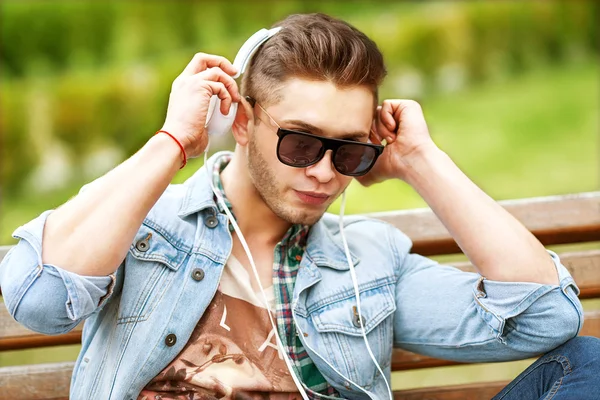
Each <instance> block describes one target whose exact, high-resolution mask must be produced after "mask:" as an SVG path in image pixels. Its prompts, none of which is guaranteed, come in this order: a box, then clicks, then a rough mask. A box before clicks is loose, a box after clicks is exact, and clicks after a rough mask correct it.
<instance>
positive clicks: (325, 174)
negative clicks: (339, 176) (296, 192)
mask: <svg viewBox="0 0 600 400" xmlns="http://www.w3.org/2000/svg"><path fill="white" fill-rule="evenodd" d="M331 155H332V152H331V150H327V151H326V152H325V154H324V155H323V158H322V159H321V160H319V162H318V163H316V164H313V165H311V166H310V167H306V175H307V176H312V177H314V178H316V179H317V181H319V182H320V183H327V182H329V181H331V180H332V179H333V178H335V171H334V170H333V163H332V161H331Z"/></svg>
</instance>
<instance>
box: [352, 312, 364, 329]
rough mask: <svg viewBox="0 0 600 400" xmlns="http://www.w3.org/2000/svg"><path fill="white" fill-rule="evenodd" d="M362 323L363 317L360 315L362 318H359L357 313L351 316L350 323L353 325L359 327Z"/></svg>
mask: <svg viewBox="0 0 600 400" xmlns="http://www.w3.org/2000/svg"><path fill="white" fill-rule="evenodd" d="M361 322H362V324H361ZM364 324H365V317H362V320H361V319H359V317H358V314H357V315H355V316H354V317H353V318H352V325H354V326H355V327H357V328H360V326H361V325H364Z"/></svg>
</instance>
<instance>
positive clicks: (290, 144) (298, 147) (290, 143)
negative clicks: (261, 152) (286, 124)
mask: <svg viewBox="0 0 600 400" xmlns="http://www.w3.org/2000/svg"><path fill="white" fill-rule="evenodd" d="M278 151H279V158H280V160H281V161H282V162H283V163H284V164H287V165H290V166H293V167H305V166H308V165H311V164H313V163H314V162H315V160H317V159H319V158H320V157H321V153H322V151H323V145H322V143H321V141H320V140H319V139H316V138H312V137H310V136H304V135H299V134H294V133H290V134H287V135H285V136H284V137H283V138H281V140H280V142H279V147H278Z"/></svg>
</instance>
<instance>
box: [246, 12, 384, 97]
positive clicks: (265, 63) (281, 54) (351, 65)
mask: <svg viewBox="0 0 600 400" xmlns="http://www.w3.org/2000/svg"><path fill="white" fill-rule="evenodd" d="M277 26H280V27H282V29H281V31H279V32H278V33H277V34H275V36H273V37H272V38H270V39H269V40H267V41H266V42H265V43H264V44H263V45H262V46H261V47H260V48H259V49H258V51H257V52H256V53H255V54H254V56H253V57H252V59H251V60H250V63H249V65H248V69H247V70H246V73H245V74H244V76H243V78H242V93H243V95H245V96H251V97H252V98H254V99H256V100H257V101H259V102H261V103H263V104H269V103H273V102H276V101H278V96H277V90H278V89H279V87H280V86H281V83H282V82H284V81H285V80H286V79H287V78H290V77H297V78H304V79H310V80H318V81H329V82H332V83H334V84H335V85H337V86H340V87H348V86H363V85H364V86H366V87H368V88H369V89H371V90H372V91H373V95H374V97H375V99H374V100H375V104H377V88H378V87H379V85H381V82H382V81H383V78H384V77H385V75H386V72H387V71H386V69H385V65H384V62H383V55H382V54H381V52H380V51H379V49H378V48H377V45H376V44H375V42H373V41H372V40H371V39H369V38H368V37H367V36H366V35H365V34H364V33H362V32H360V31H359V30H358V29H356V28H354V27H353V26H352V25H350V24H348V23H347V22H344V21H342V20H339V19H336V18H333V17H330V16H328V15H325V14H294V15H290V16H289V17H287V18H286V19H284V20H283V21H280V22H278V23H276V24H274V25H273V27H277Z"/></svg>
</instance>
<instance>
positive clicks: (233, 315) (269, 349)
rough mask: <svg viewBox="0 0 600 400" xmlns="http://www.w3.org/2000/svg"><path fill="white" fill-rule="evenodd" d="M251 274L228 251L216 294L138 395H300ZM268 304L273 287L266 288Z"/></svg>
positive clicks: (153, 399)
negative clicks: (169, 359)
mask: <svg viewBox="0 0 600 400" xmlns="http://www.w3.org/2000/svg"><path fill="white" fill-rule="evenodd" d="M254 280H255V278H254V275H249V274H248V272H247V271H246V269H245V268H244V267H243V266H242V265H241V264H240V263H239V261H238V260H237V259H235V257H233V256H230V258H229V260H228V261H227V264H226V265H225V268H224V270H223V275H222V277H221V282H220V284H219V288H218V290H217V293H216V294H215V297H214V298H213V300H212V302H211V304H210V305H209V306H208V308H207V309H206V311H205V312H204V315H203V316H202V318H201V319H200V321H199V322H198V324H197V325H196V327H195V328H194V331H193V333H192V336H191V337H190V340H189V341H188V343H187V344H186V345H185V347H184V348H183V350H181V352H180V353H179V354H178V355H177V357H175V359H174V360H173V361H172V362H171V363H170V364H169V365H167V367H166V368H165V369H164V370H163V371H162V372H161V373H160V374H158V376H156V377H155V378H154V379H152V380H151V381H150V382H149V383H148V384H147V385H146V387H145V388H144V390H142V392H141V393H140V395H139V397H138V400H140V399H146V400H159V399H186V400H195V399H277V400H283V399H287V400H292V399H294V400H300V399H301V396H300V394H299V393H298V391H297V389H296V386H295V384H294V381H293V380H292V377H291V375H290V373H289V372H288V369H287V367H286V365H285V362H284V360H283V358H282V355H281V354H280V353H279V351H278V349H277V342H276V337H275V335H276V332H275V331H274V329H273V327H272V326H271V323H270V322H269V316H268V314H267V312H268V311H267V309H266V308H265V307H264V300H263V297H262V294H261V293H260V289H258V290H257V291H256V292H255V291H254V289H253V287H252V284H251V282H253V281H254ZM265 294H266V295H267V299H268V300H269V302H270V303H271V304H270V307H271V308H272V307H273V304H274V293H273V287H270V288H265Z"/></svg>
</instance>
